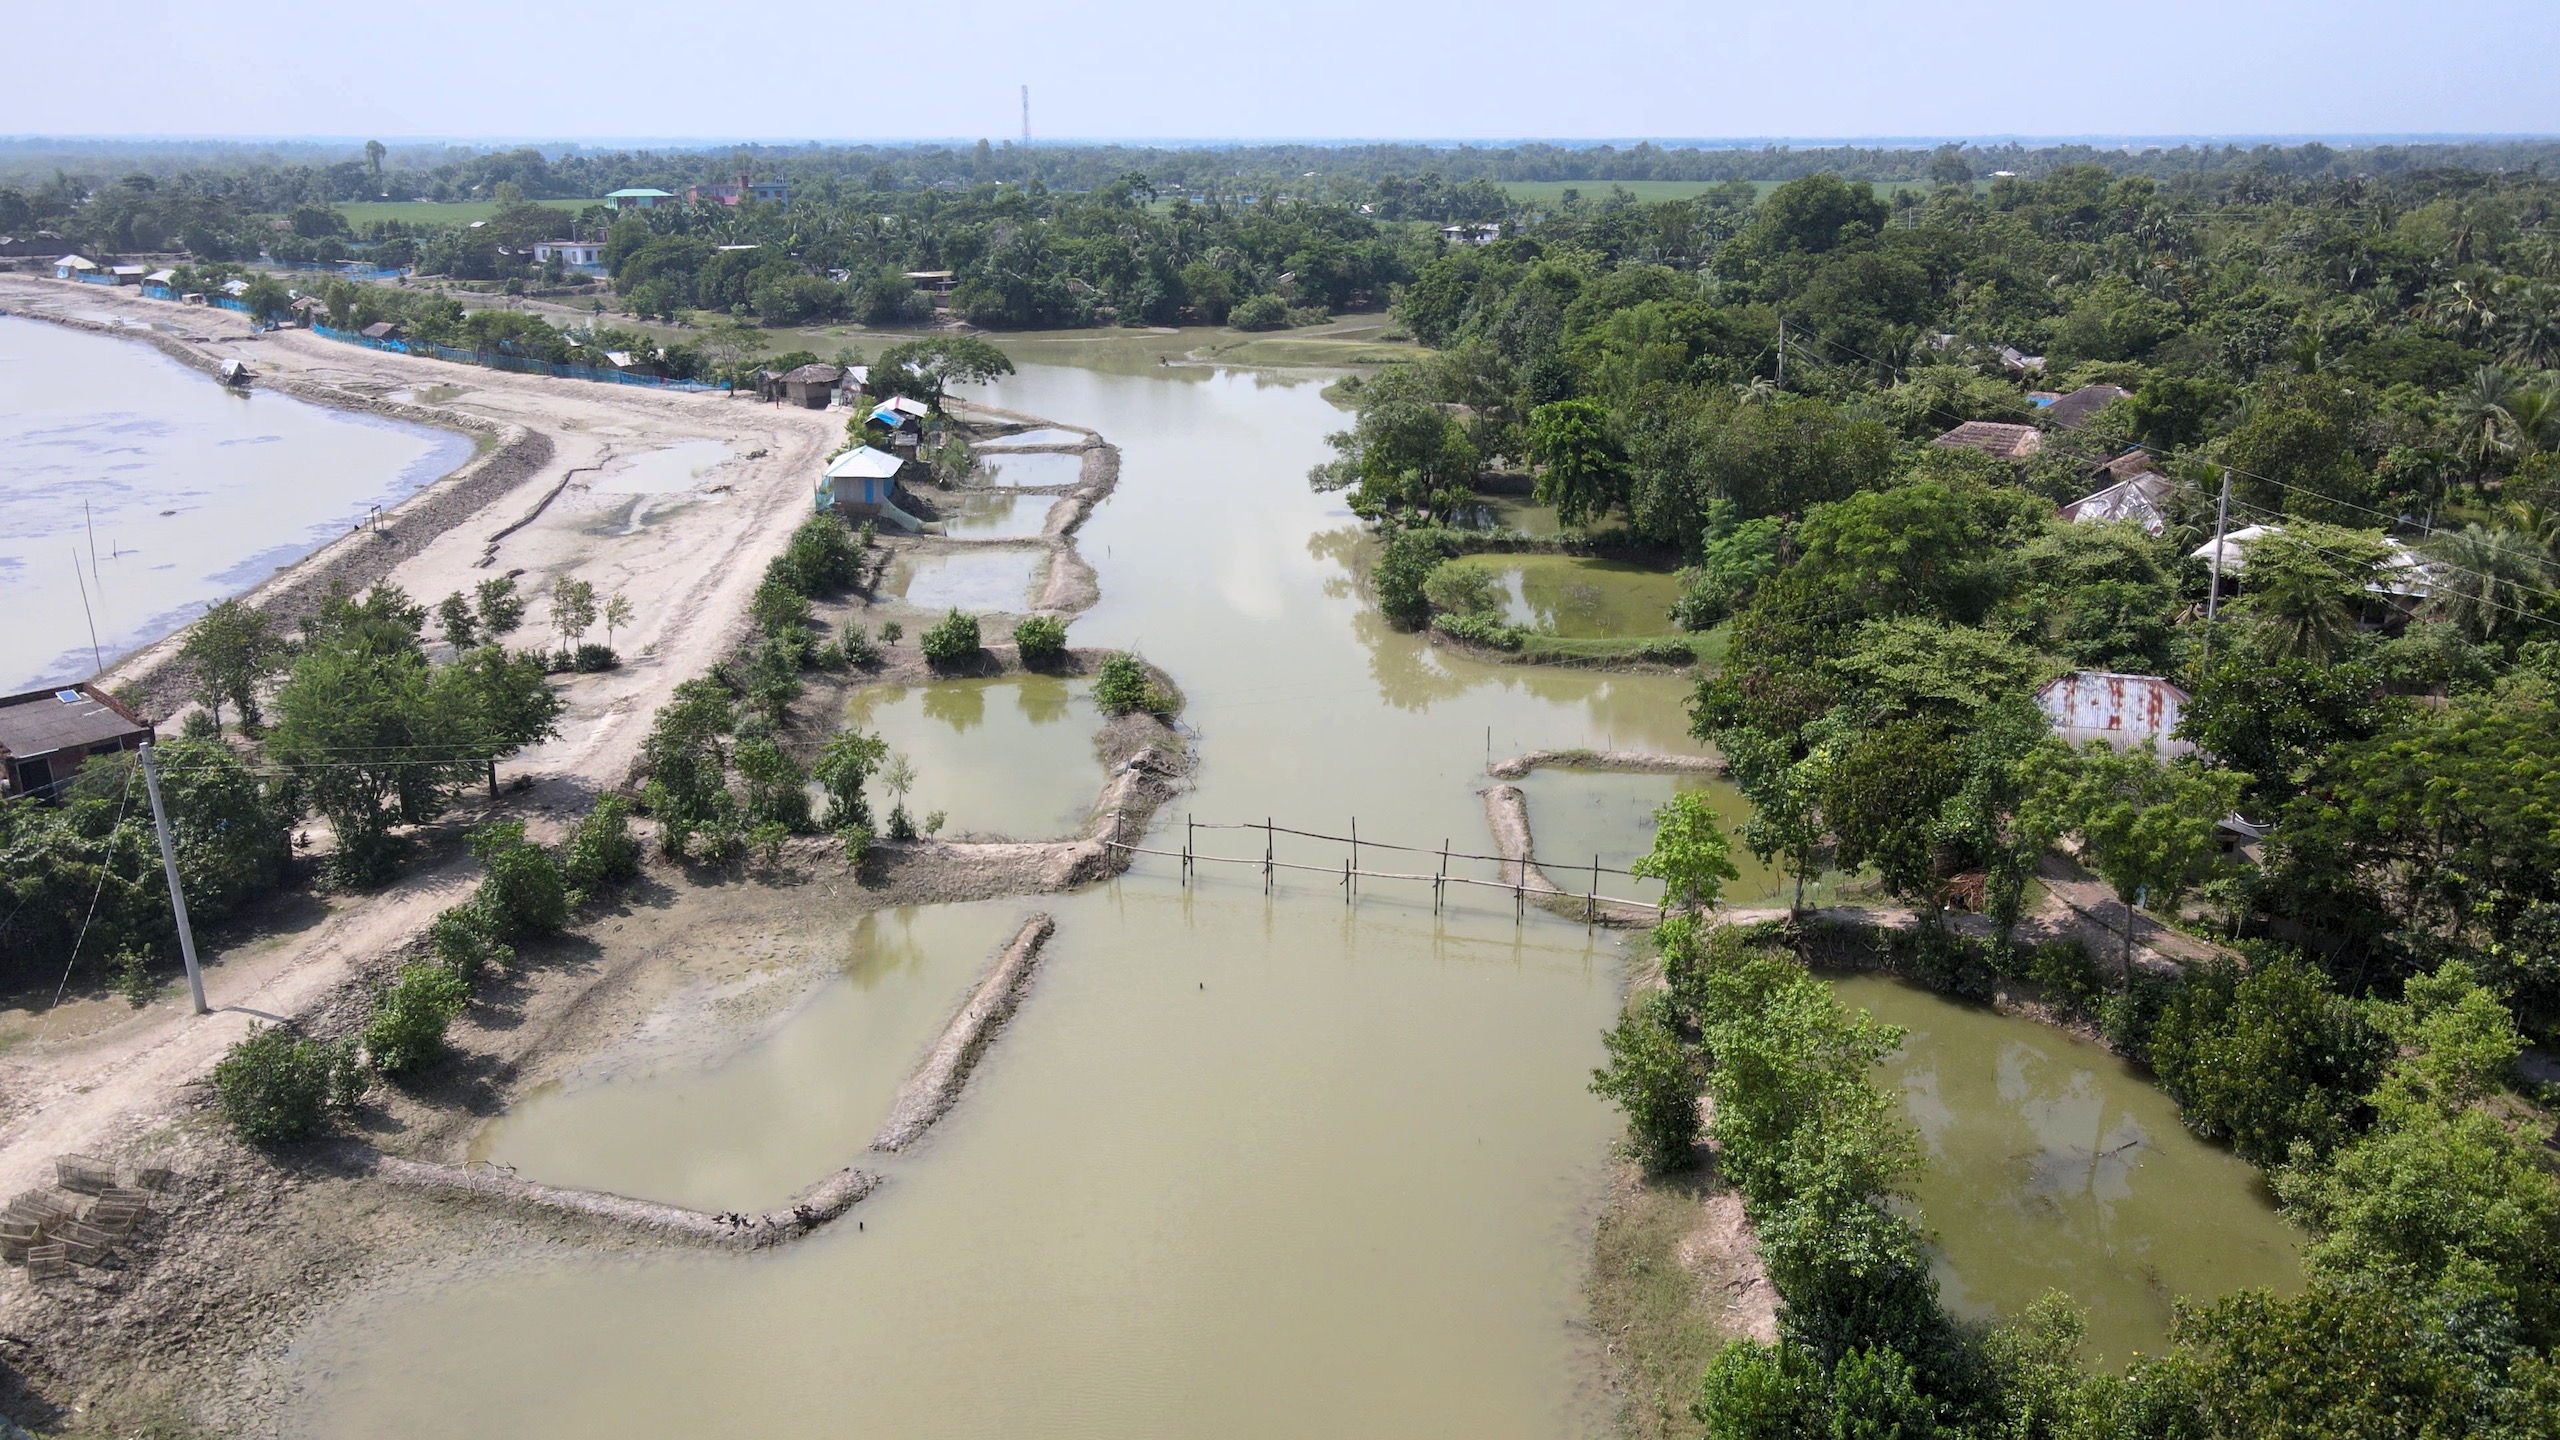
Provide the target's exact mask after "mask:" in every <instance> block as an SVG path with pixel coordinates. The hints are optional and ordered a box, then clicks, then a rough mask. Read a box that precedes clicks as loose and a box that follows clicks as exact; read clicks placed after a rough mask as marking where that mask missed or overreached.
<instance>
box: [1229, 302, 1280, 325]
mask: <svg viewBox="0 0 2560 1440" xmlns="http://www.w3.org/2000/svg"><path fill="white" fill-rule="evenodd" d="M1227 323H1228V324H1230V325H1233V326H1234V327H1236V328H1237V329H1239V330H1278V329H1281V328H1283V327H1285V326H1287V325H1288V323H1289V306H1288V302H1286V301H1284V300H1282V299H1281V298H1280V297H1279V296H1277V295H1256V296H1254V297H1252V298H1251V299H1248V300H1245V301H1242V302H1241V303H1239V304H1238V305H1237V306H1236V307H1235V308H1234V309H1232V310H1229V311H1228V312H1227Z"/></svg>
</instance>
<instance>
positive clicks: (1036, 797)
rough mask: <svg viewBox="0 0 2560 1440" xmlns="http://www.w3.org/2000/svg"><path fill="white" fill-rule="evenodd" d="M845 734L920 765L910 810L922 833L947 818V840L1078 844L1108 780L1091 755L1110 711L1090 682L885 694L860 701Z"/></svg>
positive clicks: (953, 686) (1048, 680)
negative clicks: (932, 818) (1069, 840)
mask: <svg viewBox="0 0 2560 1440" xmlns="http://www.w3.org/2000/svg"><path fill="white" fill-rule="evenodd" d="M845 724H847V725H849V726H851V727H852V728H854V729H857V730H868V731H870V732H872V733H873V734H876V735H878V736H879V737H880V738H881V739H883V740H886V741H888V742H889V748H890V749H891V750H893V751H896V752H898V753H900V754H903V755H905V756H906V757H907V758H908V760H909V761H911V762H913V764H914V765H915V770H916V787H915V789H914V791H913V792H911V793H910V794H909V795H908V796H907V810H908V812H909V813H911V814H913V815H914V816H915V817H916V819H917V820H918V822H919V823H921V822H922V821H923V819H924V817H925V816H926V815H928V814H930V813H932V812H933V811H936V810H939V811H943V812H945V814H946V815H947V816H948V820H947V823H946V824H945V826H944V828H943V832H942V833H943V834H945V835H950V836H959V835H968V834H980V835H1001V836H1004V837H1007V838H1009V839H1015V840H1046V839H1052V838H1056V837H1062V836H1067V835H1072V834H1074V833H1075V832H1076V831H1077V830H1078V829H1079V828H1080V827H1081V826H1082V825H1083V823H1084V818H1085V816H1086V814H1087V813H1088V812H1090V811H1091V810H1092V809H1093V800H1094V797H1095V796H1096V795H1099V794H1101V793H1102V785H1103V781H1104V779H1105V778H1106V777H1105V776H1104V774H1103V770H1102V762H1101V761H1100V760H1099V759H1097V758H1096V757H1095V755H1094V749H1093V740H1094V736H1095V735H1096V734H1098V733H1099V732H1100V731H1101V729H1102V724H1103V716H1102V711H1101V710H1100V709H1099V708H1097V707H1096V706H1095V705H1094V703H1093V697H1092V685H1091V683H1090V682H1088V681H1084V680H1066V679H1060V678H1058V677H1056V676H1053V675H1004V676H998V677H995V678H992V679H975V680H945V681H941V682H938V683H936V684H932V685H914V686H907V685H892V686H882V687H878V688H875V689H869V690H864V691H861V692H859V693H857V694H856V695H855V696H854V697H853V701H852V703H851V704H850V705H848V706H847V707H846V710H845ZM881 803H882V805H884V806H885V805H886V804H887V801H886V800H885V799H884V800H883V801H882V802H881Z"/></svg>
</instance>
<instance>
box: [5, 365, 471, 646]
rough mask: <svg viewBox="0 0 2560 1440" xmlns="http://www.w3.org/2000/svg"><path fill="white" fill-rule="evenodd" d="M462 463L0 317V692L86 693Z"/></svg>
mask: <svg viewBox="0 0 2560 1440" xmlns="http://www.w3.org/2000/svg"><path fill="white" fill-rule="evenodd" d="M241 348H242V349H243V350H244V351H247V350H254V348H255V347H254V346H243V347H241ZM469 458H471V441H470V440H469V439H468V438H466V437H464V436H460V435H454V434H449V433H447V432H444V431H440V430H429V429H425V428H423V427H420V426H415V425H404V424H400V423H398V422H395V421H389V420H381V419H376V418H374V417H371V416H365V415H356V414H350V413H347V412H344V411H338V410H330V409H327V408H324V407H322V406H318V405H311V404H306V403H305V402H303V401H300V400H295V399H292V398H291V397H289V396H284V395H276V394H262V393H259V392H258V391H257V390H255V389H254V388H253V389H252V390H250V391H249V392H248V393H246V394H242V393H239V392H235V391H231V390H227V389H225V388H224V387H223V386H221V385H219V384H217V383H215V382H214V381H213V380H212V379H211V378H210V377H208V376H205V375H202V374H199V373H197V372H196V371H194V370H190V369H188V368H187V367H186V366H184V365H181V364H179V363H178V362H177V361H175V360H172V359H170V358H169V357H167V356H165V355H162V354H160V353H159V352H158V351H155V350H152V349H149V348H148V347H146V346H143V345H140V344H137V343H135V342H133V341H130V340H119V339H114V338H111V337H108V336H104V335H91V334H84V333H82V332H80V331H77V330H68V329H65V328H63V327H61V326H58V325H48V324H45V323H44V322H42V321H38V320H22V319H18V318H17V317H15V316H5V315H0V614H6V615H7V616H8V617H9V623H8V624H7V625H6V626H0V691H15V690H23V689H25V688H27V687H29V686H33V685H41V684H50V683H56V682H63V681H70V680H83V679H87V678H88V677H89V676H90V675H92V674H94V673H96V670H97V669H98V660H99V659H103V660H104V661H105V662H106V663H108V664H113V663H114V662H115V660H116V659H117V658H118V657H119V656H122V655H124V654H126V653H127V652H129V651H132V650H136V649H139V648H141V647H142V646H145V645H148V644H150V643H152V642H153V641H155V640H158V639H160V638H162V637H163V636H166V635H168V634H170V633H171V632H172V631H175V630H176V629H178V627H180V626H182V625H184V624H186V623H187V622H188V621H190V620H193V619H194V618H195V617H196V616H198V615H200V614H202V613H204V609H205V607H206V606H208V605H210V604H212V603H213V602H214V601H216V600H220V599H223V598H225V597H226V596H231V595H237V594H239V593H240V592H242V591H244V590H247V589H249V588H251V587H252V586H255V585H256V584H257V583H258V582H260V581H262V580H264V579H266V578H267V577H268V576H269V575H272V574H274V573H275V572H276V571H277V570H279V569H281V568H283V567H285V566H287V565H291V564H292V563H293V562H295V561H296V560H299V559H301V558H302V557H303V556H305V555H308V554H310V553H311V552H312V551H314V550H316V549H318V548H320V547H321V546H322V545H325V544H327V543H328V542H329V541H331V540H334V539H336V538H337V537H339V536H340V535H343V534H345V533H347V531H349V530H351V529H353V528H354V527H355V526H356V525H357V524H359V523H361V522H362V521H363V520H364V519H365V517H366V516H367V515H368V514H369V513H370V511H371V510H372V508H373V507H375V506H380V507H382V508H384V509H389V508H390V507H391V506H392V505H394V504H396V503H398V502H399V501H401V500H402V499H405V498H407V497H408V496H409V495H411V494H413V493H415V492H416V491H417V490H419V489H420V488H421V487H423V486H425V485H427V484H430V483H431V482H433V481H434V480H435V479H436V478H437V477H439V476H441V475H444V474H446V473H447V472H449V471H451V470H452V469H453V468H454V467H456V466H458V465H460V464H461V463H462V462H463V461H465V460H468V459H469ZM84 506H85V507H86V509H85V511H84V509H83V507H84ZM93 546H94V548H93ZM93 557H94V558H93ZM84 586H85V587H86V594H85V599H86V601H87V606H88V610H87V612H86V613H84V611H83V609H82V602H83V599H84V594H83V587H84ZM91 615H94V617H95V621H96V630H97V648H96V651H95V654H94V655H93V653H92V650H91V648H90V640H89V636H90V629H89V619H90V616H91Z"/></svg>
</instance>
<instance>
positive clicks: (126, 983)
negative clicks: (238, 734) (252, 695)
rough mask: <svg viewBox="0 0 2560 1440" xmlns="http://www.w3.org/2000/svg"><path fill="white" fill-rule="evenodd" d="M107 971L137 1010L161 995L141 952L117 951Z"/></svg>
mask: <svg viewBox="0 0 2560 1440" xmlns="http://www.w3.org/2000/svg"><path fill="white" fill-rule="evenodd" d="M197 713H199V714H201V713H203V712H201V711H199V712H197ZM107 969H108V971H109V972H110V973H111V974H112V975H113V976H114V977H115V978H114V979H113V980H111V981H110V982H109V983H110V984H112V985H113V986H114V987H115V992H116V993H117V994H119V995H121V996H123V997H124V998H125V1002H126V1003H127V1004H129V1005H131V1006H133V1008H135V1009H136V1010H139V1009H141V1008H142V1007H143V1006H145V1005H148V1004H150V1003H151V997H152V996H154V995H156V994H158V993H160V984H159V982H158V981H156V980H153V979H152V978H151V957H150V956H148V955H146V954H144V953H143V952H141V951H140V950H137V949H134V948H132V947H131V946H127V947H126V948H124V949H122V950H119V951H117V952H116V955H115V958H114V959H113V960H110V961H108V962H107Z"/></svg>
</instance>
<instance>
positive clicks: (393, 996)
mask: <svg viewBox="0 0 2560 1440" xmlns="http://www.w3.org/2000/svg"><path fill="white" fill-rule="evenodd" d="M470 1000H471V984H470V982H469V981H467V980H465V979H463V978H462V977H461V976H460V975H457V974H455V973H454V972H453V971H452V970H450V969H447V968H446V967H445V966H442V965H439V964H437V963H436V962H434V961H432V960H412V961H410V962H409V963H408V964H406V965H403V966H401V967H400V974H399V975H398V977H397V978H395V979H394V980H392V982H391V984H390V985H389V986H388V987H386V988H385V989H384V990H383V992H382V994H381V996H380V997H379V998H378V999H376V1000H375V1001H374V1002H373V1018H372V1019H370V1020H368V1021H366V1022H365V1027H364V1053H365V1057H366V1058H367V1059H369V1060H371V1061H372V1062H373V1068H374V1069H376V1070H379V1071H381V1072H382V1073H383V1074H385V1075H406V1074H409V1073H410V1072H412V1071H415V1070H419V1069H423V1068H424V1067H425V1066H426V1065H427V1064H428V1063H429V1062H431V1061H433V1060H434V1059H435V1058H436V1057H437V1056H438V1055H440V1054H442V1053H444V1032H445V1027H446V1026H448V1025H451V1024H452V1023H453V1017H454V1016H456V1015H459V1014H461V1013H462V1007H463V1006H464V1005H466V1004H468V1003H470Z"/></svg>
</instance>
